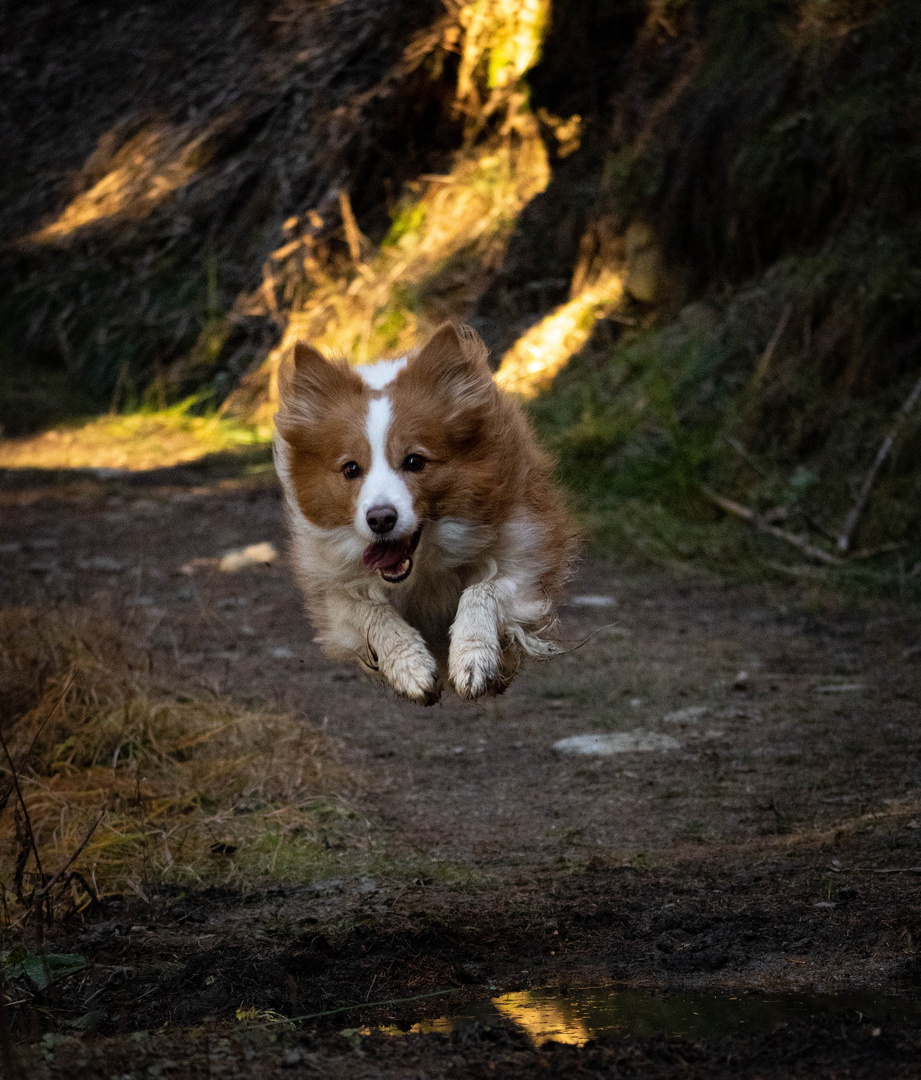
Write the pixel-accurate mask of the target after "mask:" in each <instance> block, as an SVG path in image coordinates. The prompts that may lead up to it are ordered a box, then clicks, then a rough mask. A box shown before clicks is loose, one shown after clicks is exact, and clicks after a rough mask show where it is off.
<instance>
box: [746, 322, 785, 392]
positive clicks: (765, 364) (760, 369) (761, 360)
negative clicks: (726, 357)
mask: <svg viewBox="0 0 921 1080" xmlns="http://www.w3.org/2000/svg"><path fill="white" fill-rule="evenodd" d="M792 314H793V305H792V304H787V306H786V307H785V308H784V309H783V311H782V312H781V315H780V318H779V319H778V321H777V325H776V326H775V327H774V333H773V334H771V340H770V341H769V342H768V343H767V346H766V348H765V350H764V352H763V353H762V354H761V355H760V356H759V357H758V363H757V364H756V365H755V371H754V374H753V375H752V382H753V383H754V385H755V386H760V385H761V383H762V382H763V381H764V378H765V376H766V375H767V372H768V368H769V367H770V364H771V360H772V359H773V357H774V352H775V350H776V349H777V346H778V345H779V344H780V339H781V338H782V337H783V332H784V330H786V328H787V323H788V322H789V321H790V316H791V315H792Z"/></svg>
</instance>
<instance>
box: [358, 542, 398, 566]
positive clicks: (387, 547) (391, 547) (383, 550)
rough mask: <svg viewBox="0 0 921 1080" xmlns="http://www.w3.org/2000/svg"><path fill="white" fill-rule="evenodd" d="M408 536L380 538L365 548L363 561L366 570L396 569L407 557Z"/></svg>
mask: <svg viewBox="0 0 921 1080" xmlns="http://www.w3.org/2000/svg"><path fill="white" fill-rule="evenodd" d="M409 547H410V538H409V537H407V538H406V539H405V540H382V541H379V542H378V543H376V544H369V545H368V546H367V547H366V548H365V553H364V555H363V557H362V558H363V561H364V564H365V566H366V567H367V569H368V570H396V569H397V567H399V566H400V565H401V564H402V563H403V562H404V561H405V560H406V559H407V558H408V557H409Z"/></svg>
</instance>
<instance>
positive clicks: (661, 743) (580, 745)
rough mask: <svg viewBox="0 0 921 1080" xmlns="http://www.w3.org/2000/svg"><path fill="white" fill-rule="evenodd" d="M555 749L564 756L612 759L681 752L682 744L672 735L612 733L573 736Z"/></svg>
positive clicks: (646, 732)
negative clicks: (575, 755)
mask: <svg viewBox="0 0 921 1080" xmlns="http://www.w3.org/2000/svg"><path fill="white" fill-rule="evenodd" d="M553 749H554V750H558V751H559V752H560V753H562V754H591V755H593V756H595V757H610V755H612V754H635V753H643V752H649V751H657V750H680V749H681V743H680V742H678V740H677V739H673V738H672V737H671V735H661V734H659V732H657V731H644V730H643V729H642V728H637V729H636V730H635V731H611V732H608V733H607V734H604V735H573V736H571V737H570V738H568V739H560V740H559V742H555V743H554V744H553Z"/></svg>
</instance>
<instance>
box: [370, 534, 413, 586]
mask: <svg viewBox="0 0 921 1080" xmlns="http://www.w3.org/2000/svg"><path fill="white" fill-rule="evenodd" d="M421 535H422V526H421V525H420V526H419V528H418V529H416V531H415V532H414V533H413V535H412V536H405V537H403V538H402V539H401V540H377V541H375V543H373V544H368V546H367V547H366V548H365V553H364V556H363V560H364V564H365V568H366V569H368V570H376V571H377V572H378V573H379V574H380V575H381V577H382V578H383V579H384V581H389V582H391V583H392V584H396V583H397V582H399V581H405V580H406V579H407V578H408V577H409V575H410V574H411V573H412V569H413V552H414V551H415V550H416V547H417V546H418V544H419V537H420V536H421Z"/></svg>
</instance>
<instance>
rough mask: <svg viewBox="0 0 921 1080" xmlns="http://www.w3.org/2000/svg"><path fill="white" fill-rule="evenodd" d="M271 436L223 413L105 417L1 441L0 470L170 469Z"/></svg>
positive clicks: (176, 410)
mask: <svg viewBox="0 0 921 1080" xmlns="http://www.w3.org/2000/svg"><path fill="white" fill-rule="evenodd" d="M267 438H268V433H267V432H265V431H260V430H259V429H257V428H255V427H253V426H251V425H246V424H243V423H240V422H237V421H234V420H231V419H229V418H225V417H220V416H213V415H212V416H193V415H190V414H189V413H188V412H187V411H186V410H184V409H183V408H182V407H177V408H173V409H165V410H162V411H160V412H139V413H132V414H126V415H112V416H102V417H99V418H98V419H95V420H90V421H88V422H87V423H85V424H82V425H80V426H78V427H67V428H61V429H58V430H54V431H46V432H43V433H42V434H40V435H33V436H28V437H25V438H19V439H0V468H5V469H17V468H18V469H22V468H31V469H86V468H108V469H126V470H130V471H135V470H142V469H154V468H166V467H169V466H171V465H179V464H182V463H184V462H188V461H195V460H198V459H199V458H202V457H204V456H205V455H206V454H214V453H220V452H222V451H227V450H236V449H239V448H240V447H244V446H253V445H255V444H258V443H260V442H265V441H266V440H267Z"/></svg>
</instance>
